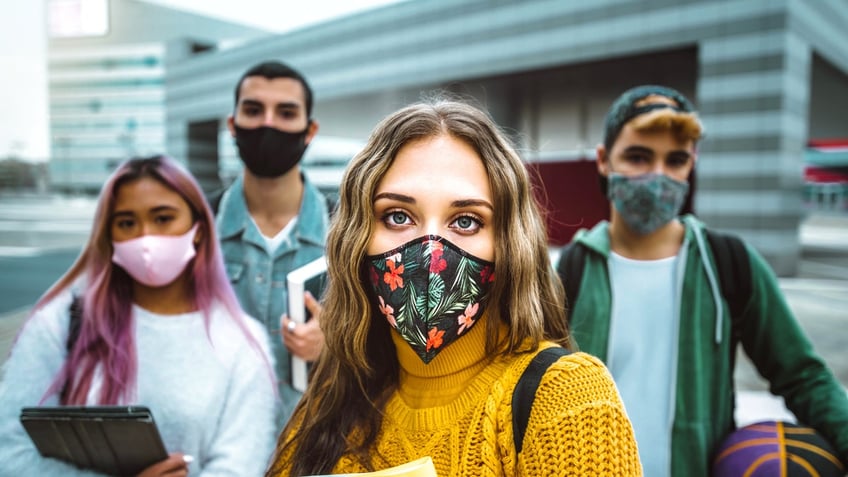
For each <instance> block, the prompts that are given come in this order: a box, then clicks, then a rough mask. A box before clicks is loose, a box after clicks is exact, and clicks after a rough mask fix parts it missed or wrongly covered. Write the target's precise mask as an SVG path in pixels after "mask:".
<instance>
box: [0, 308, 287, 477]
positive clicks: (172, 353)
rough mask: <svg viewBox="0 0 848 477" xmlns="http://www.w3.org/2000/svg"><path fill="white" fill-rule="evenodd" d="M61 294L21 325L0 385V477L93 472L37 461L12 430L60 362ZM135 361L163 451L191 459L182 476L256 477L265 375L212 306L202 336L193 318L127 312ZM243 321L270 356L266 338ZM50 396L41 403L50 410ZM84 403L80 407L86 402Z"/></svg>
mask: <svg viewBox="0 0 848 477" xmlns="http://www.w3.org/2000/svg"><path fill="white" fill-rule="evenodd" d="M70 303H71V294H70V292H64V293H62V294H60V295H59V296H57V297H56V299H54V300H53V301H51V302H50V303H47V304H46V305H45V306H43V307H42V308H41V309H40V310H39V311H37V312H36V313H35V314H34V315H33V316H32V318H30V319H29V320H28V321H27V322H26V323H25V325H24V327H23V330H22V331H21V333H20V335H19V336H18V339H17V342H16V343H15V345H14V347H13V348H12V352H11V354H10V356H9V358H8V360H7V361H6V363H5V365H4V366H3V376H2V381H0V476H21V475H45V476H47V475H49V476H89V475H97V474H93V473H91V472H84V471H81V470H79V469H77V468H75V467H73V466H70V465H67V464H65V463H63V462H60V461H58V460H55V459H49V458H44V457H41V455H39V454H38V451H37V450H36V449H35V446H34V445H33V444H32V441H31V440H30V438H29V436H28V435H27V434H26V431H25V430H24V428H23V427H22V426H21V424H20V420H19V416H20V411H21V408H22V407H24V406H35V405H39V401H40V400H41V398H42V396H43V394H44V392H45V391H46V390H47V388H48V387H49V386H50V384H51V383H52V381H53V378H54V377H55V376H56V373H57V372H58V371H59V369H60V367H61V366H62V363H63V361H64V359H65V356H66V354H67V353H66V349H65V346H66V345H65V343H66V341H67V336H68V325H69V315H70V314H69V311H68V307H69V306H70ZM133 313H134V315H135V340H136V349H137V357H138V382H137V399H136V400H134V401H133V402H130V403H122V404H138V405H144V406H147V407H149V408H150V410H151V411H152V413H153V418H154V420H155V421H156V424H157V427H158V428H159V433H160V434H161V435H162V440H163V441H164V443H165V448H166V449H167V451H168V452H183V453H185V454H188V455H191V456H193V457H194V462H193V463H192V464H191V466H190V473H189V475H191V476H203V477H212V476H246V477H251V476H261V475H263V472H264V470H265V468H266V466H267V464H268V460H269V458H270V456H271V452H272V451H273V448H274V443H275V438H276V436H275V433H276V427H275V424H274V422H275V421H274V419H275V412H276V406H277V401H278V400H277V399H276V397H275V394H274V389H275V387H276V383H274V382H273V381H274V379H273V376H272V374H271V373H273V371H271V370H272V369H273V363H271V365H272V367H271V368H269V367H268V365H267V364H266V363H265V362H264V361H263V360H262V359H261V357H260V355H259V353H257V352H256V350H255V348H254V347H252V346H251V345H250V343H249V341H248V340H247V338H246V337H245V336H244V333H242V331H241V330H240V329H239V328H238V325H237V324H236V323H235V322H234V321H233V320H232V319H230V317H229V315H228V314H227V311H226V309H225V308H224V307H216V309H215V310H214V311H213V313H212V316H211V317H210V318H211V321H210V329H209V335H208V336H207V333H206V329H205V327H204V323H203V315H202V313H200V312H194V313H186V314H181V315H157V314H154V313H151V312H149V311H147V310H144V309H142V308H140V307H138V306H133ZM244 322H245V324H246V325H247V326H248V329H249V330H250V332H251V333H253V336H254V337H256V340H257V341H258V342H259V344H260V345H261V347H262V351H263V352H264V353H265V356H266V357H267V359H268V360H269V363H270V360H271V359H272V358H270V354H269V352H268V350H269V343H268V336H267V333H266V332H265V330H264V328H263V327H262V326H260V325H259V323H258V322H256V321H255V320H253V319H251V318H249V317H246V316H245V319H244ZM57 403H58V398H57V397H56V396H51V397H50V398H49V399H48V400H46V401H45V402H44V403H43V404H44V405H56V404H57ZM94 403H95V402H94V401H92V402H91V403H90V404H94Z"/></svg>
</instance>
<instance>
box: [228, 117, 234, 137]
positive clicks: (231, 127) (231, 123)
mask: <svg viewBox="0 0 848 477" xmlns="http://www.w3.org/2000/svg"><path fill="white" fill-rule="evenodd" d="M227 129H229V130H230V136H232V137H236V118H234V117H233V115H232V114H231V115H229V116H227Z"/></svg>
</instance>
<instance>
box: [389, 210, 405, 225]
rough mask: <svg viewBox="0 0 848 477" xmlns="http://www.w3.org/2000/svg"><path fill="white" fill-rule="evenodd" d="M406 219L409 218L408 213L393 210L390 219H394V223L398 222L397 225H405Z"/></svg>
mask: <svg viewBox="0 0 848 477" xmlns="http://www.w3.org/2000/svg"><path fill="white" fill-rule="evenodd" d="M406 219H407V217H406V214H404V213H403V212H392V213H391V214H390V215H389V220H391V221H392V223H393V224H396V225H403V224H405V223H406Z"/></svg>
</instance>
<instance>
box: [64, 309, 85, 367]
mask: <svg viewBox="0 0 848 477" xmlns="http://www.w3.org/2000/svg"><path fill="white" fill-rule="evenodd" d="M68 311H69V312H70V315H71V319H70V321H69V322H68V341H67V342H66V343H65V349H67V350H68V352H69V353H70V352H71V349H73V347H74V344H76V342H77V338H79V334H80V327H81V326H82V298H80V297H78V296H76V295H74V299H73V300H72V301H71V306H70V307H69V308H68Z"/></svg>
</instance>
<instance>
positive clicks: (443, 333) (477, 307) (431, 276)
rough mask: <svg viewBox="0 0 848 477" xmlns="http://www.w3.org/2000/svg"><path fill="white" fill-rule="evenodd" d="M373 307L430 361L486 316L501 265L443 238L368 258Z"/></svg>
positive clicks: (432, 237) (414, 242) (418, 241)
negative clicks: (489, 296)
mask: <svg viewBox="0 0 848 477" xmlns="http://www.w3.org/2000/svg"><path fill="white" fill-rule="evenodd" d="M365 266H366V267H367V270H368V276H369V282H370V284H371V286H372V290H373V292H374V293H373V296H372V297H371V300H372V306H373V307H374V308H375V310H376V311H377V312H378V313H379V314H380V315H383V316H384V317H385V318H386V320H388V322H389V324H390V325H391V326H392V327H393V328H394V329H396V330H397V331H398V333H400V335H401V336H402V337H403V339H404V340H405V341H406V342H407V343H409V345H410V346H411V347H412V349H414V350H415V352H416V353H417V354H418V356H419V357H420V358H421V360H422V361H424V362H425V363H429V362H430V361H431V360H432V359H433V358H435V357H436V355H437V354H438V353H439V352H440V351H441V350H443V349H444V348H445V347H446V346H447V345H449V344H451V343H453V342H454V341H456V340H457V339H458V338H459V337H460V336H462V335H463V334H464V333H466V332H467V331H468V330H469V329H470V328H471V327H472V326H473V325H474V323H476V322H477V320H478V319H479V318H480V317H481V316H482V315H483V309H484V308H485V306H486V302H487V299H488V292H489V289H490V287H491V284H492V282H494V281H495V264H494V263H492V262H489V261H486V260H482V259H479V258H477V257H474V256H472V255H470V254H469V253H467V252H465V251H464V250H462V249H460V248H459V247H457V246H456V245H454V244H452V243H450V242H449V241H447V240H446V239H445V238H443V237H440V236H438V235H425V236H423V237H420V238H417V239H415V240H412V241H410V242H407V243H406V244H404V245H401V246H400V247H398V248H396V249H393V250H390V251H388V252H386V253H382V254H379V255H369V256H367V257H365Z"/></svg>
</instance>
